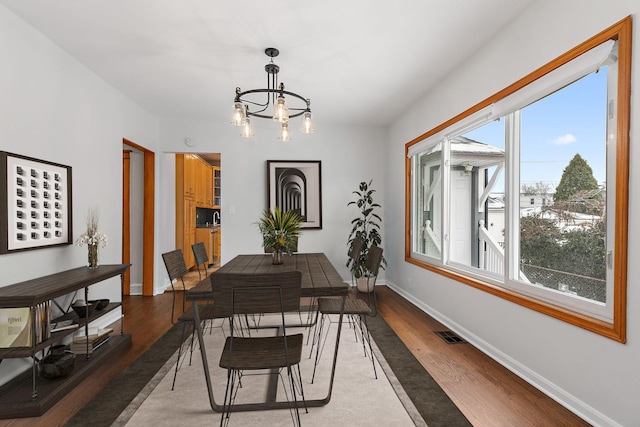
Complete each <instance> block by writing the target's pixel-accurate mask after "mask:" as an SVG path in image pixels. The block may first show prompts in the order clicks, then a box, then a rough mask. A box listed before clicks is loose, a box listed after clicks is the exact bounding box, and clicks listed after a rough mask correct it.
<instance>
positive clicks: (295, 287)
mask: <svg viewBox="0 0 640 427" xmlns="http://www.w3.org/2000/svg"><path fill="white" fill-rule="evenodd" d="M210 277H211V290H212V294H213V298H214V300H215V305H216V306H218V308H219V309H220V310H222V311H223V312H224V313H225V314H226V315H227V316H228V317H229V319H231V320H230V324H231V328H230V330H231V332H230V336H228V337H227V338H226V340H225V345H224V348H223V350H222V354H221V355H220V362H219V366H220V367H221V368H223V369H226V370H227V386H226V389H225V397H224V402H223V410H222V415H221V418H220V425H224V424H225V423H227V422H228V421H229V416H230V412H231V406H232V405H233V402H234V400H235V397H236V394H237V392H238V389H239V388H241V387H242V388H246V387H248V385H247V384H245V383H241V378H242V375H245V374H246V372H247V371H254V372H255V371H259V370H269V371H268V374H270V375H274V374H275V375H277V376H278V378H279V379H280V380H282V373H283V371H286V374H287V379H288V388H289V391H288V392H287V391H286V389H287V387H286V386H285V394H286V396H287V401H288V402H289V408H290V411H291V413H292V418H293V421H294V425H297V426H299V425H300V413H299V411H298V397H297V393H298V390H299V392H300V395H301V398H302V401H303V402H304V390H303V387H302V378H301V375H300V365H299V364H300V359H301V357H302V341H303V335H302V334H301V333H296V334H291V335H289V334H287V323H286V321H285V312H295V311H297V310H299V309H300V289H301V283H302V273H301V272H299V271H287V272H281V273H263V274H242V273H216V274H212V275H211V276H210ZM258 313H261V314H269V313H271V314H278V315H279V316H277V317H278V320H277V322H276V321H274V322H276V323H277V324H278V328H279V331H280V333H279V334H278V335H276V336H255V335H254V336H249V337H247V336H238V335H237V330H236V329H237V328H236V327H235V326H234V319H237V317H238V316H243V315H251V314H258ZM283 386H284V383H283ZM289 392H290V393H291V399H292V400H293V401H291V400H289Z"/></svg>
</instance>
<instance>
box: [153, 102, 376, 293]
mask: <svg viewBox="0 0 640 427" xmlns="http://www.w3.org/2000/svg"><path fill="white" fill-rule="evenodd" d="M230 93H231V92H230ZM230 96H231V95H230ZM230 102H231V101H230ZM230 105H231V104H230ZM229 111H230V112H231V107H229ZM256 122H259V123H256ZM252 124H254V126H255V134H256V136H255V138H254V139H251V140H245V139H242V138H240V136H239V131H238V128H235V127H233V126H232V125H231V124H230V123H229V121H225V122H223V123H212V122H193V121H181V120H162V121H161V122H160V128H159V134H160V136H159V140H160V149H159V152H163V153H169V152H170V153H175V152H212V153H221V174H222V207H221V209H220V216H221V222H222V228H221V230H222V262H223V263H224V262H227V261H229V260H230V259H231V258H233V257H234V256H236V255H237V254H241V253H256V252H261V251H262V247H261V239H260V234H259V231H258V227H257V225H255V224H254V223H255V222H256V221H258V219H259V217H260V215H261V212H262V210H263V209H265V208H266V207H267V160H320V161H321V162H322V164H321V174H322V230H304V231H303V232H302V235H301V238H300V242H299V250H300V251H301V252H324V253H326V254H327V256H328V258H329V259H330V260H331V262H332V264H333V265H334V266H335V267H336V268H337V269H338V271H339V272H340V274H341V275H342V277H343V278H344V279H345V280H348V279H349V278H350V277H351V276H350V273H349V271H348V269H347V268H346V267H345V263H346V260H347V237H348V235H349V232H350V231H351V220H352V219H353V218H355V217H356V216H357V215H358V210H357V209H356V208H355V207H354V206H349V207H347V204H348V203H349V202H350V201H351V200H353V194H352V191H354V190H357V189H358V185H359V183H360V182H361V181H365V180H366V181H369V180H371V179H373V185H374V188H375V189H376V190H377V192H376V196H377V198H376V200H378V201H379V202H380V203H381V204H383V205H384V202H383V200H384V196H385V192H384V161H383V157H384V156H383V153H384V146H385V143H386V138H387V137H386V133H385V132H384V131H383V130H382V129H376V128H360V127H358V128H356V127H331V126H328V125H323V124H322V122H316V124H315V127H316V132H315V133H314V134H310V135H303V134H300V133H298V132H295V133H294V135H293V140H292V141H291V142H281V141H278V140H277V139H276V135H277V126H276V125H275V123H273V122H272V121H269V120H254V121H253V123H252ZM294 129H296V128H294ZM185 137H190V138H191V139H192V140H195V142H196V146H194V147H189V146H187V145H186V144H185V143H184V138H185ZM161 157H162V164H161V165H160V167H159V168H160V170H161V171H162V172H161V180H160V186H161V189H160V191H159V193H160V197H161V198H162V201H161V202H160V207H159V210H160V221H161V223H160V225H159V229H160V230H166V232H162V233H159V235H158V238H159V248H158V250H159V253H162V252H166V251H169V250H173V249H174V248H175V233H174V230H175V213H174V210H175V207H174V206H175V196H174V194H173V193H174V186H175V165H174V163H173V155H163V156H161ZM380 213H381V214H382V211H380ZM383 219H384V218H383ZM383 242H384V236H383ZM157 258H158V257H156V259H157ZM161 262H162V260H161V259H160V261H159V262H158V261H156V278H162V279H163V280H164V281H163V282H162V283H161V282H160V281H159V280H156V281H155V282H156V283H155V284H156V292H161V290H162V289H164V288H165V287H166V286H168V284H169V282H168V279H166V275H167V274H166V271H163V269H164V267H163V266H162V264H161ZM160 267H161V268H160ZM380 280H381V281H383V280H384V276H383V275H381V278H380Z"/></svg>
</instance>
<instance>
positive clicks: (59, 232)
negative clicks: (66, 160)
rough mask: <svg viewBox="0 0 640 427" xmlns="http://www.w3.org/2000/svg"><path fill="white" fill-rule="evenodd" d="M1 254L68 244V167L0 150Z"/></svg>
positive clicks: (69, 176) (70, 241)
mask: <svg viewBox="0 0 640 427" xmlns="http://www.w3.org/2000/svg"><path fill="white" fill-rule="evenodd" d="M0 212H2V213H3V218H2V220H0V254H6V253H9V252H15V251H24V250H29V249H37V248H42V247H47V246H56V245H70V244H72V243H73V239H72V230H71V224H72V221H71V220H72V218H71V167H70V166H64V165H60V164H58V163H53V162H48V161H45V160H38V159H33V158H31V157H26V156H21V155H19V154H12V153H7V152H5V151H0Z"/></svg>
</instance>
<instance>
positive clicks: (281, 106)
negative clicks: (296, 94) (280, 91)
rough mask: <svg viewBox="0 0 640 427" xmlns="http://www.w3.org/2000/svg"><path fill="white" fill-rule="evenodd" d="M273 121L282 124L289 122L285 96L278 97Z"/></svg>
mask: <svg viewBox="0 0 640 427" xmlns="http://www.w3.org/2000/svg"><path fill="white" fill-rule="evenodd" d="M273 120H277V121H279V122H280V123H284V122H286V121H287V120H289V109H288V108H287V104H285V101H284V96H282V95H280V96H278V99H277V102H276V105H275V107H274V113H273Z"/></svg>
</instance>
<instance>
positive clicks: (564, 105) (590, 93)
mask: <svg viewBox="0 0 640 427" xmlns="http://www.w3.org/2000/svg"><path fill="white" fill-rule="evenodd" d="M606 105H607V69H606V67H604V68H601V69H600V71H599V72H597V73H591V74H589V75H587V76H585V77H583V78H582V79H580V80H578V81H577V82H575V83H573V84H571V85H569V86H566V87H565V88H563V89H561V90H559V91H557V92H555V93H553V94H551V95H549V96H547V97H545V98H543V99H541V100H539V101H537V102H535V103H533V104H531V105H529V106H527V107H525V108H523V109H522V128H521V139H522V144H521V146H522V149H521V177H520V179H521V182H520V186H521V187H522V185H523V184H527V185H535V184H536V183H538V182H543V183H545V184H549V185H550V187H551V189H552V191H553V190H555V187H556V186H557V185H558V184H559V183H560V178H561V177H562V171H563V170H564V168H565V167H567V165H568V164H569V162H570V161H571V159H572V158H573V157H574V156H575V155H576V154H580V156H582V158H583V159H584V160H586V162H587V163H588V164H589V166H591V169H592V170H593V175H594V177H595V178H596V180H597V181H598V184H603V183H604V182H605V176H606ZM464 136H465V137H467V138H471V139H474V140H476V141H479V142H483V143H486V144H490V145H493V146H495V147H500V148H502V149H504V120H500V121H496V122H492V123H489V124H487V125H484V126H482V127H480V128H478V129H475V130H473V131H471V132H468V133H467V134H465V135H464ZM499 185H500V184H498V186H499ZM503 187H504V186H503ZM494 190H495V191H494V192H501V191H503V189H500V188H495V189H494Z"/></svg>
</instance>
